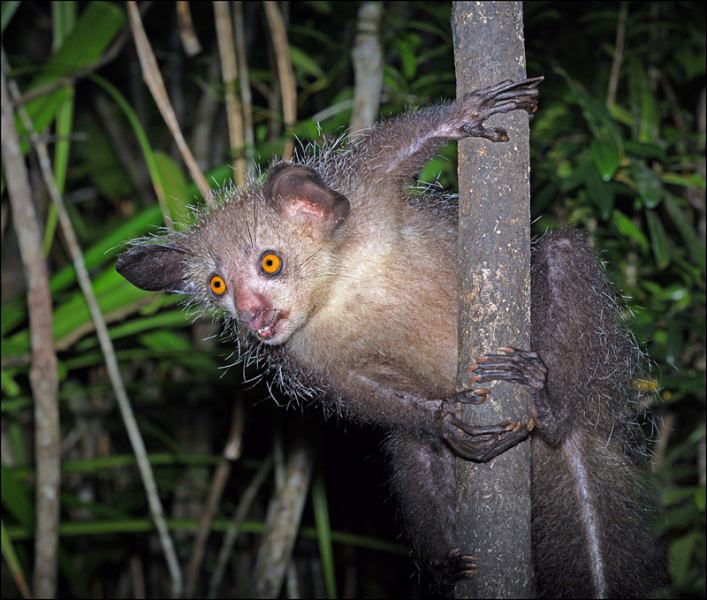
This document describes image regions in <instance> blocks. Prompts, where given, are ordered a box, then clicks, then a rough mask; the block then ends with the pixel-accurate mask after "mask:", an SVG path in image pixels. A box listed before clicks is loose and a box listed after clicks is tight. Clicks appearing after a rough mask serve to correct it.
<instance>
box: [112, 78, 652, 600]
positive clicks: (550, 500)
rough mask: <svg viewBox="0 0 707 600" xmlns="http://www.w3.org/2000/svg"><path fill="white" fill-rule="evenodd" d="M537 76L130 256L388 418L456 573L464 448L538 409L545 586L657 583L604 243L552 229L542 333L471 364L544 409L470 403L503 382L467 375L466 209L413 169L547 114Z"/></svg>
mask: <svg viewBox="0 0 707 600" xmlns="http://www.w3.org/2000/svg"><path fill="white" fill-rule="evenodd" d="M541 79H542V78H536V79H528V80H524V81H520V82H517V83H513V82H508V81H506V82H503V83H500V84H498V85H495V86H493V87H490V88H487V89H483V90H479V91H476V92H474V93H472V94H469V95H467V96H465V97H464V98H462V99H461V100H458V101H456V102H452V103H447V104H441V105H438V106H431V107H427V108H423V109H421V110H419V111H417V112H410V113H408V114H404V115H402V116H399V117H396V118H394V119H391V120H388V121H384V122H382V123H379V124H378V125H377V126H376V127H374V128H373V129H372V130H370V132H369V133H368V134H367V135H366V136H364V137H363V138H360V139H358V140H357V141H355V142H354V143H352V144H350V145H349V146H347V147H343V148H340V147H337V146H336V145H334V146H331V147H328V148H324V149H323V150H322V151H321V152H320V153H319V154H318V155H316V156H314V157H309V158H304V159H302V160H301V161H294V162H292V163H286V162H282V163H280V164H277V165H276V166H274V167H272V168H271V169H270V172H269V173H268V175H267V177H266V178H265V181H264V182H262V183H261V182H251V183H250V184H249V185H247V186H245V187H243V188H241V189H233V188H228V189H225V190H222V191H221V194H222V196H223V197H222V198H221V200H222V201H221V202H220V203H218V205H217V206H214V207H211V208H209V209H206V210H204V211H203V212H201V213H200V214H198V216H197V218H196V223H195V224H194V225H193V226H192V227H191V228H190V229H189V230H188V231H185V232H178V233H171V234H169V235H166V236H164V237H162V238H149V239H142V240H138V241H136V242H134V244H133V246H132V247H131V248H130V249H129V250H128V251H127V252H125V253H124V254H123V255H122V256H120V258H119V260H118V265H117V269H118V272H119V273H120V274H121V275H123V276H124V277H125V278H126V279H128V280H129V281H130V282H131V283H133V284H134V285H136V286H137V287H139V288H141V289H144V290H150V291H160V290H161V291H167V292H176V293H179V294H185V295H187V296H191V297H192V300H193V301H194V302H195V303H196V304H197V305H200V306H202V307H205V308H206V309H207V310H209V311H212V312H213V311H216V312H217V313H218V314H219V315H220V316H222V317H223V318H224V319H225V321H226V324H227V327H228V329H229V330H233V331H236V332H237V333H238V336H237V337H238V339H239V341H240V345H241V351H242V354H243V355H245V356H246V357H248V356H250V357H251V358H252V357H254V356H257V357H263V358H265V362H266V364H268V365H270V367H271V370H272V371H274V372H275V373H276V378H277V379H278V381H279V382H280V383H281V384H282V387H283V388H284V390H285V391H286V392H288V393H290V394H307V393H309V394H311V393H312V391H313V390H316V392H317V393H319V392H320V391H321V392H322V396H323V401H324V403H325V406H327V407H328V408H329V409H330V410H333V411H336V412H337V413H338V414H342V415H345V416H347V417H350V418H351V419H353V420H355V421H359V422H362V423H372V424H376V425H379V426H381V427H383V428H386V429H387V430H389V431H390V436H389V439H388V442H387V446H386V448H387V452H388V454H389V456H390V459H391V463H392V473H393V476H392V478H393V487H394V490H395V492H396V495H397V496H398V499H399V501H400V503H401V506H402V512H403V515H404V517H405V520H406V529H407V532H408V534H409V536H410V538H411V540H412V542H413V544H414V546H415V547H416V548H417V550H418V552H419V554H420V556H421V557H422V558H423V559H424V560H425V561H426V563H427V564H428V565H429V566H430V567H431V570H432V571H433V572H434V574H435V575H436V576H437V578H438V580H439V581H440V582H441V583H442V584H443V585H446V586H448V585H449V584H451V583H452V582H454V581H456V580H458V579H459V578H460V577H469V576H471V575H472V574H473V573H474V572H475V571H476V570H477V568H478V567H479V565H478V563H477V562H476V559H474V558H473V557H471V556H469V555H467V554H462V553H459V552H456V551H453V548H454V530H455V467H454V461H455V457H457V456H460V457H463V458H466V459H470V460H480V461H487V460H490V459H492V458H493V457H494V456H497V455H498V454H500V453H501V452H503V451H504V450H506V449H508V448H510V447H511V446H513V445H515V444H517V443H519V442H521V441H522V440H524V439H526V438H527V437H528V436H529V435H530V431H529V429H531V428H532V429H533V431H532V440H533V449H532V456H533V459H532V460H533V463H532V488H531V490H532V497H533V504H532V540H533V559H534V572H535V579H534V588H535V592H536V593H537V595H539V596H562V595H572V596H576V597H590V596H627V595H636V596H644V595H645V592H646V591H647V590H648V589H649V588H650V587H651V585H652V581H653V575H652V573H651V572H650V570H651V560H652V557H653V555H654V553H655V545H654V540H653V537H652V535H651V532H650V529H649V527H648V525H647V523H646V520H645V518H644V515H643V510H644V507H643V505H642V504H641V503H640V501H639V496H640V490H641V484H640V475H639V467H638V465H637V464H636V462H635V461H634V458H635V456H634V455H635V454H636V452H635V451H634V450H635V448H636V447H637V445H638V438H639V437H640V428H639V427H638V426H637V425H635V424H634V422H633V421H632V419H631V416H630V415H631V406H632V405H633V404H635V397H636V394H637V392H636V390H637V389H638V387H640V386H636V385H635V384H633V385H632V380H635V379H636V378H637V377H640V367H639V363H640V353H639V352H638V351H637V350H636V348H635V344H634V343H633V342H632V338H631V337H630V336H629V335H627V334H626V333H625V332H624V330H623V329H622V328H621V327H620V326H619V325H618V324H617V313H618V311H617V308H616V306H615V304H614V301H613V294H612V292H611V291H610V289H609V287H608V285H607V283H606V280H605V278H604V275H603V272H602V269H601V267H600V265H599V263H598V261H597V260H596V258H595V256H594V254H593V252H592V250H591V249H590V247H589V246H588V244H587V242H586V241H585V240H584V238H583V236H581V235H580V234H578V233H577V232H575V231H573V230H570V229H563V230H559V231H556V232H552V233H549V234H547V235H546V236H545V237H544V238H543V240H542V241H541V242H539V243H538V244H537V245H536V248H535V252H534V266H533V271H532V344H531V349H532V352H531V351H522V350H512V349H510V348H509V349H506V350H504V351H503V352H499V354H496V355H493V356H489V357H486V358H485V359H484V360H483V361H480V362H478V363H477V364H476V365H475V366H474V367H473V368H474V373H473V375H474V377H473V381H475V382H477V383H478V382H485V381H492V380H500V379H503V380H509V381H515V382H518V383H521V384H524V385H527V386H529V387H530V389H531V390H532V392H533V420H532V421H530V420H529V419H527V417H526V419H525V420H527V421H528V422H529V425H528V426H526V425H523V424H521V422H520V421H518V422H515V423H501V424H499V425H497V426H490V427H489V426H483V427H480V426H475V425H473V424H471V423H466V422H464V421H462V420H461V419H460V418H459V417H458V410H459V406H460V403H462V402H471V403H478V402H483V400H484V399H485V393H486V392H487V391H488V390H481V391H480V393H479V394H475V393H474V392H473V391H466V392H462V393H457V392H456V391H455V376H456V369H457V312H458V291H457V282H458V278H457V258H456V253H457V218H456V209H455V208H454V207H453V206H451V205H450V204H449V203H448V202H446V201H445V200H444V199H442V198H438V197H435V196H434V195H432V194H431V193H430V192H429V191H428V190H425V193H420V190H419V189H417V190H415V191H414V192H412V191H410V188H409V187H408V186H409V185H410V184H411V182H412V181H413V180H414V179H415V178H416V176H417V175H418V173H419V172H420V169H421V168H422V167H423V166H424V164H425V163H426V162H427V161H428V160H429V159H430V158H431V157H432V156H434V155H435V153H436V152H438V151H439V150H440V149H441V148H442V147H443V146H445V145H446V144H447V143H448V142H449V141H451V140H459V139H461V138H464V137H481V138H486V139H488V140H490V141H507V140H508V137H507V136H506V132H505V131H504V130H502V129H498V128H485V127H484V121H485V120H486V119H488V118H489V117H490V116H491V115H493V114H496V113H505V112H509V111H512V110H519V109H520V110H525V111H527V112H528V113H530V114H532V113H533V111H534V110H535V108H536V102H537V93H538V92H537V89H536V86H537V85H538V83H539V82H540V81H541ZM533 422H534V428H533V425H530V424H531V423H533ZM476 550H477V551H478V550H479V549H476ZM447 589H448V588H447Z"/></svg>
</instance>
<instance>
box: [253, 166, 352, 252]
mask: <svg viewBox="0 0 707 600" xmlns="http://www.w3.org/2000/svg"><path fill="white" fill-rule="evenodd" d="M265 197H266V198H267V199H268V200H269V201H270V203H271V204H272V205H273V206H274V207H275V209H276V210H277V211H278V212H280V213H284V214H286V215H287V217H288V218H292V219H295V220H296V221H298V222H299V223H300V224H302V225H304V226H305V227H306V228H307V229H308V230H309V232H310V233H311V234H312V235H313V236H314V237H316V238H318V239H320V240H324V239H326V238H328V237H329V236H330V235H331V234H332V233H334V231H336V230H337V229H338V228H339V226H340V225H341V224H342V223H343V222H344V220H345V219H346V217H347V216H348V214H349V210H350V209H351V205H350V204H349V201H348V198H346V196H344V195H343V194H339V193H338V192H335V191H334V190H332V189H330V188H328V187H327V186H326V184H325V183H324V181H322V178H321V177H320V176H319V173H317V172H316V171H315V170H314V169H312V168H310V167H305V166H303V165H291V164H289V163H280V164H279V165H276V166H274V167H273V168H272V169H270V172H269V173H268V176H267V177H266V178H265Z"/></svg>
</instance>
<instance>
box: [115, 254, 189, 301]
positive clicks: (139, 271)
mask: <svg viewBox="0 0 707 600" xmlns="http://www.w3.org/2000/svg"><path fill="white" fill-rule="evenodd" d="M188 256H190V253H189V252H187V251H186V250H182V249H181V248H176V247H173V246H160V245H159V244H145V245H144V246H135V247H134V248H130V250H128V251H127V252H124V253H123V254H121V255H120V257H119V258H118V264H117V265H116V267H115V269H116V271H118V273H120V274H121V275H122V276H123V277H125V279H127V280H128V281H129V282H130V283H132V284H133V285H134V286H135V287H138V288H140V289H141V290H146V291H148V292H175V293H177V294H188V295H194V294H196V289H195V287H194V284H193V282H191V281H190V280H189V276H188V274H187V270H186V269H187V263H186V261H187V257H188Z"/></svg>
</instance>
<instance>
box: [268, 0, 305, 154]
mask: <svg viewBox="0 0 707 600" xmlns="http://www.w3.org/2000/svg"><path fill="white" fill-rule="evenodd" d="M263 7H264V8H265V16H266V17H267V20H268V27H269V28H270V36H271V37H272V43H273V47H274V49H275V59H276V60H277V74H278V77H279V79H280V89H281V90H282V113H283V116H284V118H285V130H286V131H290V130H291V129H292V127H293V125H294V124H295V121H296V120H297V83H296V82H295V74H294V71H293V70H292V61H291V60H290V47H289V45H288V43H287V31H286V30H285V22H284V21H283V20H282V13H281V12H280V8H279V7H278V5H277V2H272V1H268V2H263ZM294 148H295V141H294V140H293V139H289V140H288V141H287V144H286V145H285V151H284V152H283V158H284V159H285V160H289V159H290V158H292V154H293V152H294Z"/></svg>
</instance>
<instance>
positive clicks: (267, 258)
mask: <svg viewBox="0 0 707 600" xmlns="http://www.w3.org/2000/svg"><path fill="white" fill-rule="evenodd" d="M281 266H282V261H281V260H280V257H279V256H278V255H277V254H275V253H274V252H266V253H265V254H263V256H261V257H260V268H261V269H262V270H263V273H265V274H267V275H277V274H278V273H279V272H280V267H281Z"/></svg>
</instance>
